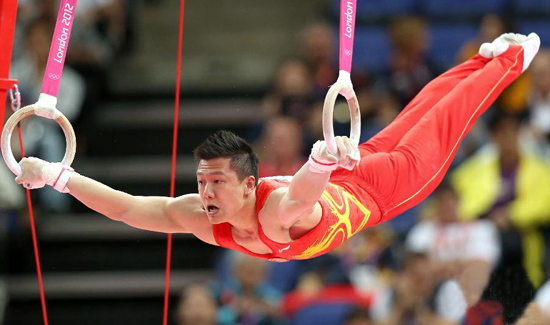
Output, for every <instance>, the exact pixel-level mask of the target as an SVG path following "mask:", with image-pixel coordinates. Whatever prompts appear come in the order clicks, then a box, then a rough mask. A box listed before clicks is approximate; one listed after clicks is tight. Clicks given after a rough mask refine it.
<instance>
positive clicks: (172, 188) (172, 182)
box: [163, 0, 185, 325]
mask: <svg viewBox="0 0 550 325" xmlns="http://www.w3.org/2000/svg"><path fill="white" fill-rule="evenodd" d="M184 8H185V0H180V22H179V42H178V65H177V66H178V67H177V78H176V94H175V101H174V135H173V140H172V171H171V174H170V197H174V196H175V189H176V156H177V152H178V124H179V108H180V92H181V91H180V87H181V61H182V47H183V17H184ZM171 260H172V234H168V243H167V249H166V275H165V280H164V281H165V282H164V283H165V284H164V314H163V316H164V317H163V325H167V324H168V305H169V296H170V263H171Z"/></svg>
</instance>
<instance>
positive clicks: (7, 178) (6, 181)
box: [0, 164, 25, 216]
mask: <svg viewBox="0 0 550 325" xmlns="http://www.w3.org/2000/svg"><path fill="white" fill-rule="evenodd" d="M14 180H15V175H13V174H12V172H11V171H10V170H9V169H8V167H7V166H6V165H5V164H0V216H2V213H1V211H7V210H19V209H21V208H23V207H24V206H25V197H24V191H23V188H22V187H21V186H20V185H17V184H16V183H15V181H14Z"/></svg>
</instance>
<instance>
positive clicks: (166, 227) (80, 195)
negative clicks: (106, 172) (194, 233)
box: [68, 174, 189, 233]
mask: <svg viewBox="0 0 550 325" xmlns="http://www.w3.org/2000/svg"><path fill="white" fill-rule="evenodd" d="M68 188H69V190H70V193H71V195H73V196H74V197H75V198H76V199H78V200H79V201H80V202H82V203H83V204H84V205H86V206H87V207H89V208H90V209H92V210H94V211H97V212H99V213H101V214H103V215H105V216H106V217H108V218H110V219H113V220H116V221H121V222H124V223H126V224H128V225H130V226H132V227H135V228H139V229H144V230H150V231H157V232H164V233H175V232H178V233H183V232H188V231H189V229H188V226H189V225H184V224H182V223H179V222H176V221H175V220H174V217H173V215H174V213H179V214H180V216H181V215H183V216H185V213H184V212H188V211H187V209H186V208H188V205H186V203H185V202H187V201H186V197H185V196H182V197H180V202H182V203H183V204H181V203H180V204H179V208H177V209H172V210H171V209H170V208H169V207H170V204H172V203H175V202H176V201H177V199H174V198H169V197H160V196H149V197H146V196H132V195H129V194H127V193H124V192H121V191H117V190H114V189H112V188H110V187H108V186H106V185H103V184H101V183H99V182H97V181H95V180H93V179H91V178H88V177H85V176H82V175H78V174H75V175H74V176H73V177H72V178H71V179H70V181H69V183H68ZM174 211H176V212H174Z"/></svg>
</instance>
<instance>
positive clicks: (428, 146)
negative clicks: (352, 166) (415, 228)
mask: <svg viewBox="0 0 550 325" xmlns="http://www.w3.org/2000/svg"><path fill="white" fill-rule="evenodd" d="M535 36H536V35H535ZM537 41H538V42H539V43H538V44H540V41H539V40H538V37H536V39H535V40H533V39H530V40H528V42H531V43H533V42H534V43H537ZM531 43H529V44H524V45H523V46H520V45H510V46H509V48H508V50H507V51H505V52H504V53H502V54H500V55H499V56H498V57H495V58H494V59H492V60H491V61H490V62H488V63H486V64H485V66H484V67H483V68H482V69H479V70H476V71H474V72H473V73H471V74H470V75H469V76H468V77H466V78H465V79H464V80H462V81H461V82H460V83H458V85H456V86H455V87H454V88H453V89H452V90H451V91H449V92H448V94H447V95H445V96H444V97H443V98H442V99H441V100H440V101H439V102H437V104H435V105H434V106H433V107H431V108H430V109H428V110H427V112H426V113H425V114H424V115H423V116H422V117H421V118H420V119H419V120H418V121H417V122H416V123H415V124H414V126H412V127H411V126H410V125H406V127H407V128H406V130H401V132H402V133H403V137H402V138H401V139H399V141H398V143H397V144H396V146H395V148H394V149H393V150H392V151H391V152H389V153H384V152H379V153H376V154H371V155H369V156H366V157H363V158H362V159H361V162H360V164H359V166H358V168H356V172H357V173H358V174H359V175H360V176H361V177H362V178H363V179H365V180H366V181H367V183H368V184H369V185H370V186H371V188H372V189H373V190H374V191H376V194H377V196H378V197H379V199H380V200H382V202H383V207H381V208H382V209H383V211H382V218H381V220H380V221H385V220H388V219H391V218H393V217H395V216H396V215H398V214H400V213H402V212H404V211H405V210H407V209H409V208H411V207H413V206H414V205H416V204H418V203H419V202H421V201H422V200H424V199H425V198H426V197H427V196H428V195H429V194H430V193H431V192H432V191H433V190H434V189H435V188H436V187H437V185H438V184H439V183H440V182H441V180H442V179H443V176H444V175H445V172H446V171H447V169H448V168H449V166H450V164H451V162H452V160H453V158H454V155H455V154H456V150H457V148H458V145H459V144H460V142H461V141H462V139H463V138H464V136H465V135H466V134H467V133H468V131H469V130H470V129H471V128H472V126H473V124H474V123H475V121H476V120H477V118H478V117H479V116H480V115H481V114H482V113H483V112H485V110H486V109H487V108H488V107H489V106H490V105H491V104H492V103H493V102H494V101H495V100H496V98H497V97H498V95H499V94H500V93H501V92H502V91H503V90H504V88H506V86H508V85H509V84H510V83H511V82H512V81H514V80H515V79H516V78H517V77H518V76H519V75H520V74H521V73H522V71H523V70H524V53H525V51H524V48H523V47H530V48H531V49H532V48H533V45H532V44H531ZM535 47H536V50H535V51H534V53H533V50H530V54H529V56H530V57H529V58H528V57H526V59H527V60H526V62H525V63H526V65H528V64H529V63H530V61H531V60H532V58H533V57H534V54H535V53H536V51H537V50H538V45H536V46H535Z"/></svg>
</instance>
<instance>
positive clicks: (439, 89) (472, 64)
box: [359, 54, 490, 156]
mask: <svg viewBox="0 0 550 325" xmlns="http://www.w3.org/2000/svg"><path fill="white" fill-rule="evenodd" d="M489 61H490V59H488V58H485V57H483V56H481V55H479V54H478V55H475V56H474V57H472V58H471V59H469V60H468V61H466V62H464V63H462V64H460V65H458V66H456V67H454V68H452V69H450V70H449V71H447V72H445V73H443V74H442V75H440V76H439V77H437V78H435V79H434V80H432V81H431V82H430V83H428V84H427V85H426V86H425V87H424V88H423V89H422V91H420V93H418V94H417V95H416V96H415V98H414V99H413V100H412V101H411V102H410V103H409V104H408V105H407V106H406V107H405V108H404V109H403V111H401V113H400V114H399V115H398V116H397V117H396V118H395V120H394V121H393V122H392V123H391V124H390V125H388V126H387V127H386V128H384V129H383V130H382V131H380V133H378V134H377V135H375V136H374V137H372V138H371V139H369V140H368V141H367V142H365V143H363V144H361V145H360V146H359V150H360V151H361V156H363V155H365V154H370V153H375V152H389V151H391V150H392V149H393V148H395V146H396V145H397V143H398V142H399V141H400V140H401V138H402V137H403V136H404V135H405V133H406V132H407V131H408V130H409V129H410V128H411V127H413V125H415V124H416V123H417V122H418V120H420V118H421V117H422V116H424V114H426V112H427V111H429V110H430V109H431V108H432V107H433V106H434V105H435V104H437V102H439V101H440V100H441V98H443V97H444V96H445V95H446V94H447V93H449V92H450V91H451V90H452V89H453V88H454V87H455V86H456V85H457V84H459V83H460V82H461V81H462V80H464V79H465V78H466V77H468V76H469V75H470V74H472V73H473V72H474V71H476V70H479V69H481V68H483V67H484V66H485V64H487V62H489Z"/></svg>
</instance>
